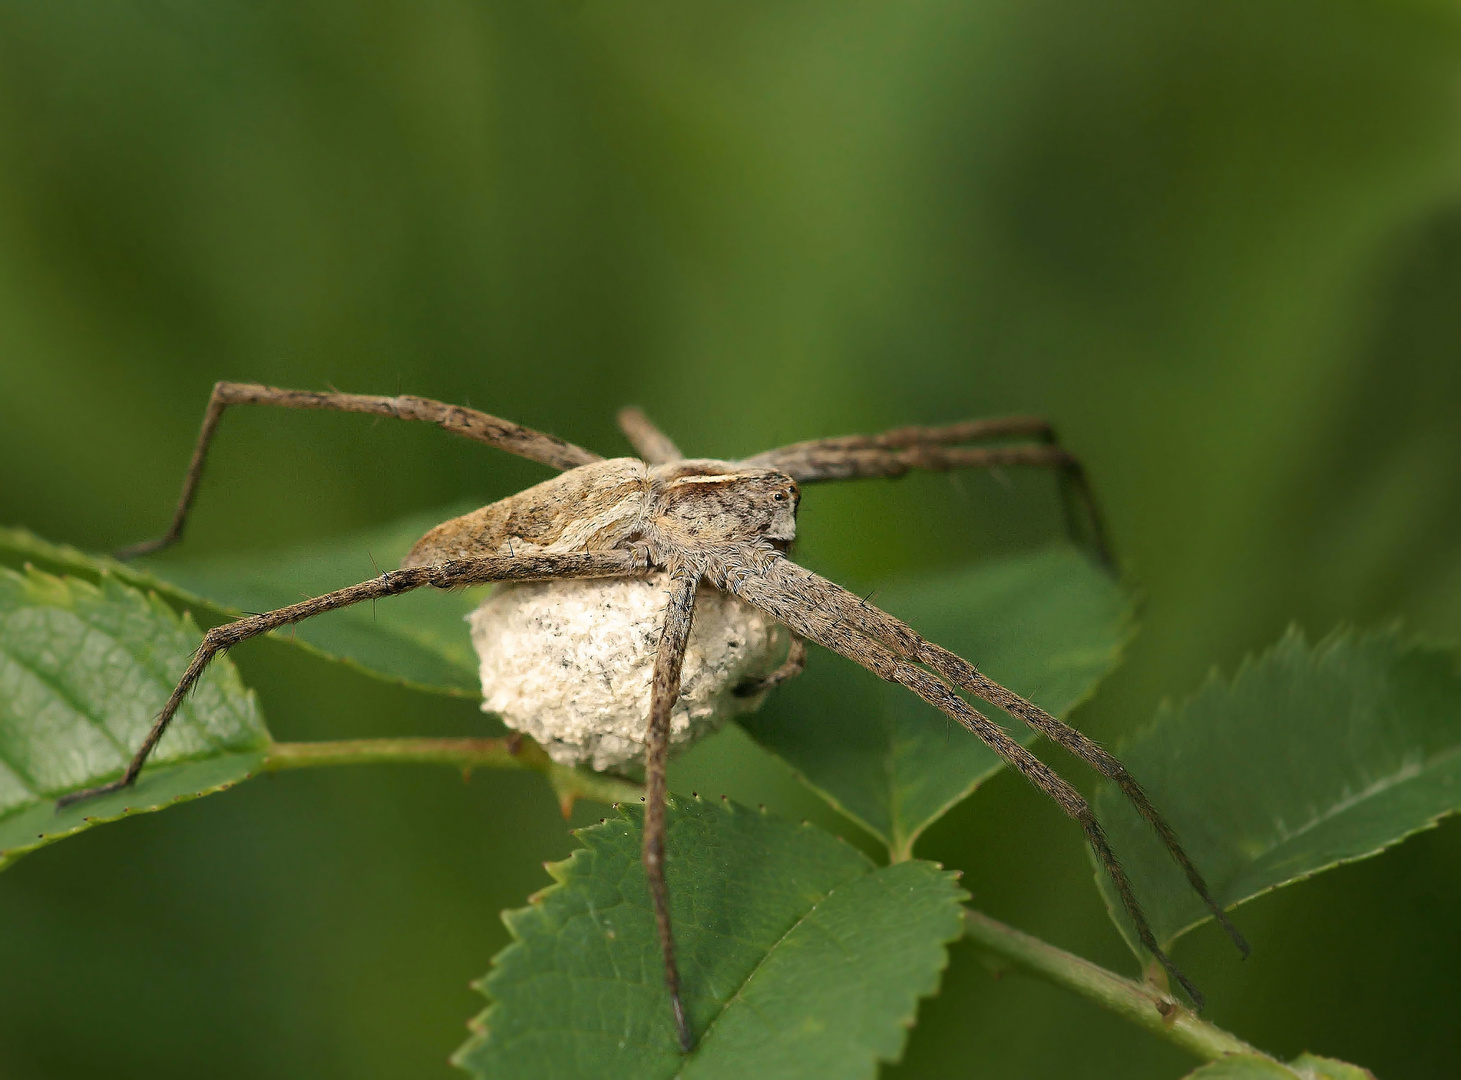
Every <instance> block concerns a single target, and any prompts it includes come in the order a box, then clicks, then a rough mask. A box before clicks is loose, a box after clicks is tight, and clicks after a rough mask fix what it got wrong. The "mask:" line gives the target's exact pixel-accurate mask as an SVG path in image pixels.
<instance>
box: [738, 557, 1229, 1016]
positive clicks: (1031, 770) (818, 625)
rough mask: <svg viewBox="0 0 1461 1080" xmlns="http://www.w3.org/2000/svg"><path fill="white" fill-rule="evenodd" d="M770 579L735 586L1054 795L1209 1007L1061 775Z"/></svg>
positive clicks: (933, 683) (936, 682)
mask: <svg viewBox="0 0 1461 1080" xmlns="http://www.w3.org/2000/svg"><path fill="white" fill-rule="evenodd" d="M761 584H762V579H760V578H758V577H756V576H751V575H748V576H744V577H741V578H740V579H739V580H736V581H735V582H734V587H733V589H732V591H733V592H735V594H736V595H737V596H739V597H741V598H742V599H743V600H746V601H748V602H750V603H752V604H754V605H755V606H756V607H759V608H761V610H763V611H765V612H766V613H767V614H768V615H771V616H772V617H773V618H776V619H780V620H782V621H783V622H785V623H787V624H788V625H790V626H791V627H792V628H793V629H794V630H796V631H797V632H798V633H800V634H804V635H805V636H806V637H807V638H808V639H810V640H812V641H815V642H816V643H817V644H818V645H821V646H823V647H825V648H828V649H831V650H832V651H833V652H836V653H840V654H841V655H843V656H845V657H847V658H848V659H849V660H851V661H853V662H854V663H856V664H860V665H862V666H863V667H865V668H867V669H868V670H869V671H871V672H873V673H874V674H875V675H877V676H879V677H880V678H883V679H886V680H888V681H889V682H896V683H898V684H900V685H902V686H905V687H907V688H908V689H909V690H912V691H913V692H914V693H915V694H917V695H918V696H919V697H921V698H923V700H924V701H926V702H928V703H929V704H930V705H932V706H933V707H934V708H936V709H938V710H940V711H941V712H943V713H944V714H945V715H947V716H950V717H952V718H953V719H955V720H957V721H958V722H959V723H960V724H961V725H963V726H964V727H965V728H967V729H968V730H969V731H970V732H972V733H973V734H974V735H975V736H977V737H978V738H979V739H980V740H981V741H982V742H983V743H984V744H985V745H986V746H988V747H989V748H990V749H991V750H993V751H994V752H995V753H996V754H998V755H999V756H1000V757H1001V758H1003V759H1004V760H1005V761H1006V762H1007V763H1008V764H1009V765H1010V766H1012V767H1013V768H1015V769H1016V770H1018V771H1019V773H1020V774H1021V775H1022V776H1024V777H1025V779H1026V780H1028V781H1030V783H1032V784H1034V785H1035V787H1036V788H1038V789H1039V790H1040V791H1042V792H1044V793H1045V794H1046V795H1048V796H1049V797H1050V798H1051V799H1052V800H1054V802H1055V803H1056V805H1058V806H1059V807H1060V808H1061V810H1063V811H1065V813H1066V815H1067V816H1069V817H1071V818H1072V819H1074V820H1075V821H1076V823H1077V824H1079V825H1080V827H1081V829H1082V830H1083V831H1084V832H1085V834H1086V841H1087V843H1089V844H1090V846H1091V849H1092V850H1093V851H1094V852H1095V854H1096V858H1097V860H1098V861H1099V862H1100V863H1101V866H1102V867H1103V868H1104V869H1105V871H1106V873H1107V875H1108V876H1109V877H1110V878H1111V883H1112V884H1113V885H1115V887H1116V893H1117V895H1118V896H1120V898H1121V905H1122V907H1124V908H1125V909H1126V913H1127V915H1128V916H1129V917H1130V918H1131V922H1132V925H1133V926H1134V927H1135V928H1136V934H1137V937H1138V938H1139V939H1140V940H1141V943H1142V945H1143V946H1145V947H1146V949H1147V951H1148V952H1150V953H1151V954H1152V956H1153V957H1154V958H1155V959H1156V961H1157V963H1159V964H1161V966H1162V967H1163V969H1165V970H1166V972H1167V974H1169V975H1170V976H1171V977H1172V978H1173V979H1174V980H1176V981H1177V982H1178V983H1179V984H1180V985H1181V986H1182V988H1183V989H1184V990H1186V991H1187V993H1188V995H1189V996H1190V997H1191V998H1192V1001H1193V1003H1194V1004H1196V1005H1197V1007H1198V1008H1199V1009H1201V1008H1202V1005H1203V1000H1204V999H1203V996H1202V992H1201V991H1200V990H1198V989H1197V987H1196V986H1195V985H1193V983H1192V980H1191V979H1189V978H1188V977H1187V976H1186V975H1185V974H1184V973H1183V972H1182V970H1181V969H1180V968H1178V967H1177V965H1176V964H1174V963H1173V962H1172V960H1171V958H1170V957H1168V956H1167V954H1166V953H1165V952H1163V951H1162V947H1161V946H1160V945H1159V944H1158V943H1157V939H1156V935H1155V934H1153V933H1152V929H1151V925H1150V924H1149V923H1148V922H1147V919H1146V915H1145V913H1144V912H1143V911H1142V909H1141V905H1140V904H1139V903H1137V900H1136V893H1135V891H1134V890H1133V889H1132V887H1131V880H1130V879H1129V878H1128V877H1127V876H1126V871H1125V869H1124V868H1123V867H1122V866H1121V863H1120V862H1119V861H1118V860H1117V858H1116V853H1115V852H1114V851H1112V850H1111V845H1110V843H1109V842H1108V841H1107V839H1106V833H1105V830H1103V829H1102V828H1101V823H1100V822H1099V821H1097V820H1096V815H1095V813H1094V812H1093V811H1092V810H1091V807H1090V804H1089V803H1088V802H1086V800H1085V799H1084V798H1082V797H1081V794H1080V793H1079V792H1078V791H1076V790H1075V788H1073V787H1071V786H1070V784H1069V783H1067V782H1066V781H1065V780H1064V779H1063V778H1062V777H1061V776H1060V775H1059V774H1058V773H1056V772H1055V770H1053V769H1051V768H1050V766H1048V765H1046V764H1045V763H1044V762H1043V761H1041V760H1040V759H1039V758H1038V757H1036V756H1035V755H1034V754H1032V753H1031V752H1030V751H1028V750H1026V749H1025V748H1024V747H1023V746H1021V745H1020V744H1019V743H1017V742H1015V740H1014V739H1012V738H1011V737H1010V735H1009V733H1008V732H1006V731H1005V730H1004V729H1003V728H1002V727H1000V726H999V725H998V724H996V723H994V722H993V721H992V720H990V719H989V718H988V717H986V716H985V715H984V714H983V713H981V712H979V711H978V710H976V709H975V708H974V707H973V706H971V705H970V704H969V703H968V702H967V701H965V700H964V699H963V698H961V697H960V696H959V695H958V694H957V693H956V692H955V691H954V689H953V688H952V687H951V686H949V685H948V683H946V682H944V681H943V680H942V679H940V678H939V677H938V676H937V675H935V674H933V673H932V672H929V671H925V670H924V669H923V668H920V667H915V666H914V665H913V664H911V663H910V662H909V661H907V660H905V659H902V658H900V657H899V656H897V655H895V654H894V652H893V651H892V650H891V649H889V648H887V647H886V646H884V645H882V644H880V643H879V642H877V641H874V640H872V639H871V638H868V637H865V636H864V635H863V634H861V633H859V632H858V631H857V630H855V629H854V628H853V627H852V626H850V625H848V624H847V623H846V622H843V621H840V620H838V619H834V618H828V617H825V616H818V615H815V614H811V613H810V612H809V611H808V610H807V608H806V606H805V605H804V604H801V603H798V602H797V601H795V600H793V599H791V598H790V597H787V596H786V595H785V594H782V593H781V592H780V591H779V590H777V589H774V588H771V589H766V588H762V587H759V586H760V585H761Z"/></svg>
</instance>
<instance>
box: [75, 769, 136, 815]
mask: <svg viewBox="0 0 1461 1080" xmlns="http://www.w3.org/2000/svg"><path fill="white" fill-rule="evenodd" d="M135 779H136V777H132V776H123V777H122V778H121V779H120V780H113V781H112V782H111V783H109V784H99V785H97V786H96V787H90V788H86V789H84V790H82V791H73V792H70V793H69V794H66V795H62V796H61V797H60V798H58V799H57V800H56V809H57V810H58V811H60V810H64V809H66V807H68V806H75V805H76V804H77V803H79V802H86V801H87V800H89V799H95V798H98V797H100V796H102V795H110V794H112V793H113V792H117V791H121V790H122V789H123V788H126V787H130V786H131V785H132V781H133V780H135Z"/></svg>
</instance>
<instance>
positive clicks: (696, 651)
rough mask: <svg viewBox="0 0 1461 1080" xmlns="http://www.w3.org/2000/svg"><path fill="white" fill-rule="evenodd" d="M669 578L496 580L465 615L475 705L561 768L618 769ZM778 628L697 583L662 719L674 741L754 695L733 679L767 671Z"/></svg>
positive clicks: (634, 729)
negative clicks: (477, 677) (474, 667)
mask: <svg viewBox="0 0 1461 1080" xmlns="http://www.w3.org/2000/svg"><path fill="white" fill-rule="evenodd" d="M668 594H669V575H668V574H663V573H661V574H654V575H651V576H649V577H644V578H619V579H609V580H588V581H562V582H543V583H531V584H520V585H507V586H499V587H498V588H496V589H494V590H493V593H492V595H491V596H489V597H488V598H487V599H486V600H485V601H484V602H483V603H482V605H481V606H480V607H478V608H477V610H476V611H475V612H473V613H472V615H471V616H470V620H471V624H472V642H473V644H474V645H475V646H476V649H477V654H478V656H479V657H480V659H481V675H482V696H483V702H482V710H483V711H484V712H494V713H497V714H499V715H500V716H501V717H502V719H503V721H504V722H505V723H506V724H507V725H508V726H509V727H512V728H516V729H517V730H519V731H522V732H524V733H526V734H528V735H531V736H532V737H533V738H534V739H535V740H536V741H537V742H539V743H541V744H542V745H543V746H544V748H546V749H547V751H548V753H549V754H550V755H551V756H552V757H553V760H555V761H557V762H558V763H559V764H563V765H591V766H593V768H595V769H599V770H605V769H620V768H623V767H625V766H630V765H635V764H639V763H641V762H643V760H644V737H645V725H646V722H647V718H648V716H649V699H650V673H651V670H652V668H653V666H654V656H655V649H656V646H657V645H658V641H659V634H660V627H661V625H662V623H663V621H664V611H665V602H666V597H667V596H668ZM788 644H789V634H788V631H787V629H786V628H785V627H784V626H782V625H781V624H779V623H777V622H776V621H774V620H773V619H771V618H769V617H768V616H766V615H764V614H763V613H761V612H760V611H757V610H756V609H755V608H752V607H750V606H749V605H746V604H743V603H741V602H740V601H739V600H737V599H735V598H734V597H732V596H728V595H727V594H725V593H722V592H720V591H719V590H717V589H712V588H709V587H708V586H707V587H702V589H701V590H700V594H699V597H698V599H697V603H696V608H695V621H694V627H693V629H692V631H691V634H690V641H689V646H688V648H687V651H686V654H685V662H684V667H683V669H682V673H681V690H680V699H679V701H678V702H677V703H676V705H675V707H674V710H673V712H672V713H671V719H670V728H671V731H670V741H671V744H672V746H674V747H676V748H683V747H685V746H687V745H689V744H690V743H691V742H693V741H695V740H696V739H699V738H701V737H703V736H705V735H708V734H710V733H711V732H713V731H715V730H716V729H718V728H719V727H720V726H721V725H722V724H724V723H725V721H726V720H727V719H729V718H730V717H731V716H734V715H735V714H736V713H740V712H746V711H749V710H751V709H754V708H756V707H757V706H759V705H760V703H761V700H762V698H763V697H764V696H765V695H764V694H753V695H750V696H747V697H740V696H737V695H736V693H735V690H736V688H737V687H738V686H741V685H742V684H744V683H746V682H747V681H750V680H755V679H759V678H762V677H764V676H765V675H767V674H769V673H770V672H771V671H773V670H775V668H776V667H777V665H778V663H779V662H780V661H781V659H782V658H783V657H784V656H785V655H786V651H787V648H788Z"/></svg>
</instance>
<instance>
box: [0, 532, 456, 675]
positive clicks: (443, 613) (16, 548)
mask: <svg viewBox="0 0 1461 1080" xmlns="http://www.w3.org/2000/svg"><path fill="white" fill-rule="evenodd" d="M472 508H473V507H470V506H465V505H463V506H455V507H448V508H446V509H443V510H440V511H435V512H432V513H429V514H416V515H411V516H409V517H405V518H401V519H399V520H398V521H395V522H392V523H390V524H387V525H384V526H381V527H379V528H375V529H368V530H363V531H360V532H355V533H351V534H348V535H346V536H341V537H333V538H330V539H328V540H324V541H320V542H318V543H312V544H305V545H301V546H299V547H297V548H292V549H289V550H287V551H283V552H269V553H266V554H262V555H230V556H227V557H220V558H215V559H204V560H189V559H186V558H183V559H179V558H177V557H176V556H175V555H173V554H171V553H169V554H168V555H163V556H157V557H155V558H145V559H139V560H136V561H135V562H130V563H121V562H118V561H117V560H115V559H112V558H109V557H107V556H104V555H100V556H99V555H87V554H86V553H84V552H81V551H78V550H77V549H75V548H72V547H69V546H66V545H60V544H51V543H48V542H47V541H44V540H41V539H40V538H39V537H36V536H34V535H33V534H31V533H29V532H26V531H25V530H23V529H0V551H6V552H9V553H11V554H12V555H14V556H19V557H20V558H24V559H28V560H32V561H35V562H38V563H41V564H43V565H44V566H46V567H48V568H50V569H55V570H60V571H63V572H67V573H76V574H86V575H88V576H94V575H100V574H104V573H105V574H111V575H113V576H115V577H117V578H118V579H120V580H122V581H125V582H128V583H130V584H133V585H136V586H138V587H140V588H145V589H153V590H156V591H157V592H159V593H160V594H162V595H164V596H166V597H167V598H168V599H170V600H172V601H173V602H175V603H178V604H182V605H186V606H189V607H193V608H202V609H205V610H207V611H209V612H210V613H211V614H213V615H214V616H216V617H218V618H220V619H230V618H237V617H238V616H239V615H241V614H243V613H244V612H255V611H270V610H273V609H274V608H279V607H285V606H287V605H289V604H294V603H297V602H299V601H300V600H302V599H304V598H306V597H310V596H318V595H320V594H322V593H327V592H331V591H333V590H335V589H339V588H343V587H345V586H347V585H354V584H355V583H357V582H359V581H364V580H366V579H367V578H370V577H374V576H375V575H377V574H378V573H380V571H381V570H382V569H393V568H394V567H396V566H397V565H398V564H399V563H400V561H401V558H402V556H404V555H405V554H406V552H407V551H409V550H410V548H411V545H412V544H414V543H415V542H416V540H418V539H419V538H420V537H421V536H422V534H424V533H425V532H426V531H427V530H428V529H430V528H431V527H432V526H434V525H436V524H438V523H440V522H442V521H445V520H446V519H447V518H450V517H454V516H456V515H458V514H461V513H464V512H466V510H468V509H472ZM482 592H483V590H482V589H466V590H462V591H459V592H450V593H442V592H438V591H437V590H435V589H418V590H416V591H414V592H411V593H407V594H405V595H403V596H397V597H392V598H391V599H389V600H382V601H380V602H379V603H377V604H361V605H356V606H354V607H349V608H343V609H341V610H339V611H333V612H329V613H327V614H324V615H317V616H315V617H314V618H312V619H308V620H306V621H305V622H302V623H299V624H297V625H296V626H294V627H290V628H286V629H283V630H277V631H275V632H274V633H273V634H271V635H270V636H271V637H273V638H275V639H276V640H280V641H286V642H290V643H291V644H294V645H298V646H301V647H303V648H305V649H307V650H310V651H313V652H316V653H318V654H320V655H322V656H325V657H327V658H329V659H334V660H342V661H344V662H345V663H348V664H350V665H351V666H353V667H356V668H358V669H359V670H361V671H363V672H365V673H367V674H370V675H375V676H378V677H380V678H385V679H389V680H391V681H394V682H402V683H405V684H407V685H409V686H412V687H415V688H416V689H421V690H431V691H437V692H443V693H449V694H454V695H461V696H467V697H474V696H476V695H477V694H478V693H479V689H478V678H477V659H476V656H475V654H474V653H473V651H472V642H471V636H470V634H469V633H468V630H467V626H466V623H465V622H464V621H463V620H464V618H465V616H466V615H467V613H468V612H470V611H471V610H472V608H473V607H475V606H476V604H477V602H478V601H479V600H480V598H481V595H482Z"/></svg>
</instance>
